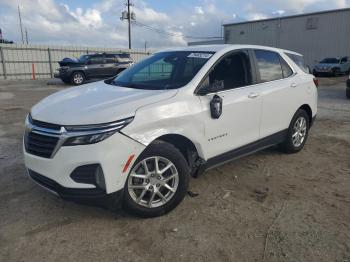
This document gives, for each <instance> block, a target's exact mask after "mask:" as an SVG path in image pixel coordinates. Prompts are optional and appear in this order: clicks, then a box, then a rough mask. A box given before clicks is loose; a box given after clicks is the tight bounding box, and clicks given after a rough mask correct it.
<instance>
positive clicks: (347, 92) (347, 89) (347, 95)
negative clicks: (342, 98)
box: [346, 87, 350, 99]
mask: <svg viewBox="0 0 350 262" xmlns="http://www.w3.org/2000/svg"><path fill="white" fill-rule="evenodd" d="M346 98H348V99H350V87H347V88H346Z"/></svg>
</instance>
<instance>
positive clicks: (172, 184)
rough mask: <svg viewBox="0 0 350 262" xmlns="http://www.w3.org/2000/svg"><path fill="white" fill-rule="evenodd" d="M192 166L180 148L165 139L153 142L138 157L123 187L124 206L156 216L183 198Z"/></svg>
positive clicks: (135, 211) (136, 211)
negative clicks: (189, 165)
mask: <svg viewBox="0 0 350 262" xmlns="http://www.w3.org/2000/svg"><path fill="white" fill-rule="evenodd" d="M188 182H189V168H188V165H187V162H186V160H185V158H184V157H183V155H182V154H181V153H180V151H179V150H178V149H177V148H176V147H174V146H173V145H171V144H169V143H166V142H156V143H153V144H151V145H150V146H149V147H148V148H147V149H146V150H145V151H144V152H143V153H142V154H141V155H140V157H139V158H138V159H137V160H136V162H135V164H134V166H133V167H132V169H131V171H130V174H129V176H128V179H127V181H126V183H125V188H124V203H123V206H124V208H125V209H126V211H127V212H129V213H131V214H133V215H136V216H140V217H156V216H160V215H163V214H165V213H167V212H169V211H171V210H172V209H174V208H175V207H176V206H177V205H178V204H179V203H180V202H181V201H182V199H183V198H184V196H185V194H186V192H187V188H188Z"/></svg>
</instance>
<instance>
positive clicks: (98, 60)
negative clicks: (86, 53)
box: [89, 56, 104, 65]
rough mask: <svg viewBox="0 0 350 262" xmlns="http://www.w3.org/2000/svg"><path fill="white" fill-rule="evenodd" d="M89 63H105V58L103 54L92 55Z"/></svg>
mask: <svg viewBox="0 0 350 262" xmlns="http://www.w3.org/2000/svg"><path fill="white" fill-rule="evenodd" d="M89 64H91V65H96V64H104V58H103V56H91V57H90V59H89Z"/></svg>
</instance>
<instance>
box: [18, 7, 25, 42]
mask: <svg viewBox="0 0 350 262" xmlns="http://www.w3.org/2000/svg"><path fill="white" fill-rule="evenodd" d="M18 17H19V26H20V28H21V38H22V44H24V38H23V27H22V18H21V10H20V8H19V5H18Z"/></svg>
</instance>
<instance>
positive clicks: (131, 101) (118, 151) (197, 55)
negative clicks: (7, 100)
mask: <svg viewBox="0 0 350 262" xmlns="http://www.w3.org/2000/svg"><path fill="white" fill-rule="evenodd" d="M294 61H295V62H294ZM304 70H306V69H305V67H304V66H303V63H302V56H301V55H300V54H297V53H294V52H291V51H287V50H280V49H275V48H269V47H263V46H249V45H217V46H214V45H213V46H193V47H186V48H179V49H173V50H166V51H162V52H158V53H155V54H153V55H152V56H150V57H148V58H146V59H144V60H143V61H141V62H139V63H137V64H135V65H133V66H132V67H131V68H129V69H127V70H125V71H124V72H122V73H121V74H120V75H118V76H117V77H116V78H114V79H110V80H107V81H104V82H103V81H101V82H97V83H91V84H87V85H83V86H79V87H73V88H69V89H66V90H63V91H60V92H57V93H55V94H52V95H50V96H49V97H47V98H45V99H43V100H42V101H41V102H39V103H38V104H37V105H35V106H34V107H33V108H32V109H31V111H30V114H29V115H28V117H27V118H26V132H25V135H24V159H25V165H26V168H27V170H28V174H29V176H30V177H31V178H32V179H33V180H34V181H36V182H37V183H38V184H39V185H41V186H43V187H44V188H46V189H48V190H49V191H51V192H53V193H55V194H58V195H60V196H62V197H63V198H67V199H81V198H83V199H86V198H87V199H93V198H104V197H108V198H111V199H115V200H118V199H119V203H121V204H122V206H123V207H124V208H125V209H126V210H127V211H129V212H130V213H132V214H134V215H138V216H143V217H153V216H159V215H162V214H165V213H166V212H168V211H170V210H172V209H173V208H175V207H176V206H177V205H178V204H179V203H180V202H181V200H182V199H183V198H184V196H185V194H186V192H187V189H188V184H189V177H190V176H191V175H192V176H198V175H199V174H201V173H203V172H204V171H205V170H207V169H209V168H212V167H215V166H217V165H219V164H222V163H225V162H227V161H229V160H231V159H234V158H238V157H240V156H243V155H247V154H249V153H253V152H256V151H258V150H260V149H264V148H267V147H270V146H272V145H280V146H281V147H282V148H283V149H284V151H285V152H287V153H295V152H298V151H300V150H301V149H302V148H303V146H304V144H305V142H306V140H307V137H308V131H309V128H310V127H311V125H312V122H313V120H314V119H315V117H316V113H317V89H316V85H315V83H316V81H315V79H314V77H313V76H312V75H310V74H309V73H306V72H305V71H304ZM114 203H115V204H117V202H114Z"/></svg>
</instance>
